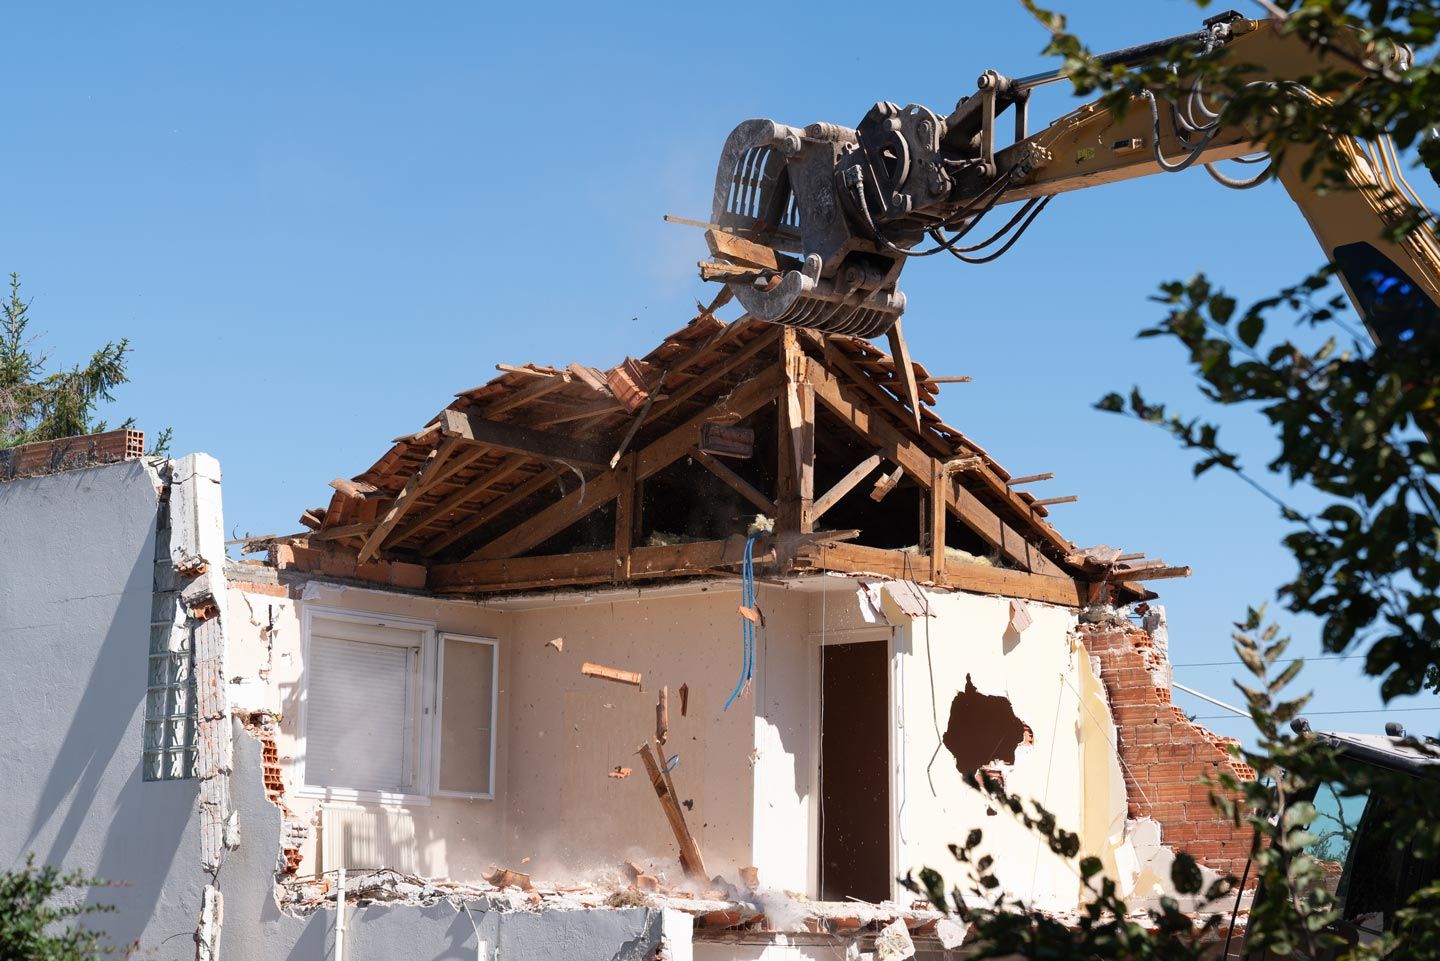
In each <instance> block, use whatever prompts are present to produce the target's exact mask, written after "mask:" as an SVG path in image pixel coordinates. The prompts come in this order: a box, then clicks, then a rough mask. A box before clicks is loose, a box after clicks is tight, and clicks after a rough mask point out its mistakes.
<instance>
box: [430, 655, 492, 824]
mask: <svg viewBox="0 0 1440 961" xmlns="http://www.w3.org/2000/svg"><path fill="white" fill-rule="evenodd" d="M495 652H496V644H495V642H494V641H492V640H488V639H485V638H479V637H461V636H460V635H458V634H445V635H443V636H442V637H441V644H440V683H439V685H438V686H439V688H440V712H439V717H438V718H437V719H436V727H437V729H438V731H439V735H438V737H437V741H438V742H439V745H440V757H439V776H438V778H437V780H436V793H437V794H446V795H460V796H464V797H483V798H491V797H494V796H495V791H494V783H493V782H494V780H495V694H496V690H497V687H498V681H499V677H498V674H497V672H496V670H495V667H496V664H495V661H496V656H495Z"/></svg>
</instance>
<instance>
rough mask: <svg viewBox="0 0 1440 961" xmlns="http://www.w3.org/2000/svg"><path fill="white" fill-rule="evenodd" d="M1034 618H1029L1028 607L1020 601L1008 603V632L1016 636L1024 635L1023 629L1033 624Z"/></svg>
mask: <svg viewBox="0 0 1440 961" xmlns="http://www.w3.org/2000/svg"><path fill="white" fill-rule="evenodd" d="M1034 622H1035V621H1034V618H1032V617H1031V616H1030V605H1029V604H1028V603H1027V602H1025V601H1022V600H1011V601H1010V630H1012V631H1014V632H1015V633H1016V634H1024V633H1025V628H1027V627H1029V626H1030V625H1031V624H1033V623H1034Z"/></svg>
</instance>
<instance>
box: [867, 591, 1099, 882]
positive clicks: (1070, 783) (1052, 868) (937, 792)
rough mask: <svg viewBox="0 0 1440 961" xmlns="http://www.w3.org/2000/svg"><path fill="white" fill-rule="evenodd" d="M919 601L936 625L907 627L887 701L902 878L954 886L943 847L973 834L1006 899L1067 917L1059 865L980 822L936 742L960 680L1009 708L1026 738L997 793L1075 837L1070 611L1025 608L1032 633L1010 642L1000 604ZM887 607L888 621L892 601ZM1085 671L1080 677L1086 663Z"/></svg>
mask: <svg viewBox="0 0 1440 961" xmlns="http://www.w3.org/2000/svg"><path fill="white" fill-rule="evenodd" d="M929 597H930V604H931V610H932V612H933V613H934V615H935V616H934V617H931V618H916V619H915V620H913V621H911V622H910V623H909V625H908V626H907V627H905V628H904V629H903V631H902V635H901V638H900V641H899V651H898V657H899V658H900V662H901V664H900V673H901V685H900V686H901V688H902V690H901V691H899V692H897V699H898V700H899V701H900V703H899V705H898V710H899V716H900V718H901V722H902V725H903V732H902V739H903V743H904V745H905V755H906V756H905V760H906V764H905V766H906V772H905V775H904V777H903V779H902V784H903V791H902V797H900V798H898V799H897V802H898V805H897V806H898V810H899V814H900V816H899V827H900V833H901V837H902V839H903V842H904V843H903V844H902V848H901V850H902V854H903V857H902V860H901V864H900V868H901V871H902V873H903V871H904V870H906V869H909V870H913V871H915V872H917V873H918V871H919V869H920V868H922V867H926V866H928V867H932V868H934V869H936V870H938V871H940V873H941V874H943V875H945V876H946V877H947V879H951V878H954V879H956V880H958V879H959V868H960V865H959V864H957V863H956V861H955V859H954V858H953V857H952V856H951V854H950V853H949V851H948V850H947V847H946V846H947V845H948V844H951V843H962V842H963V841H964V839H965V837H966V835H967V834H968V833H969V832H970V830H971V829H972V828H979V829H980V830H981V831H982V832H983V834H984V842H983V847H984V853H989V854H991V855H993V856H994V858H995V872H996V875H997V877H998V878H999V879H1000V881H1001V883H1002V884H1003V885H1004V887H1005V888H1006V889H1007V890H1008V891H1010V892H1011V893H1013V894H1016V895H1020V896H1023V897H1028V898H1031V899H1033V901H1034V902H1035V903H1037V904H1039V905H1041V906H1045V907H1051V908H1056V909H1068V908H1072V907H1074V906H1075V904H1076V903H1077V899H1078V894H1079V881H1078V878H1077V877H1076V875H1075V874H1074V873H1073V871H1072V870H1071V868H1070V866H1069V865H1068V864H1067V863H1066V862H1065V861H1063V860H1062V859H1060V858H1059V857H1057V856H1056V855H1054V854H1052V853H1051V852H1050V851H1049V850H1048V849H1047V848H1045V847H1044V845H1043V843H1042V842H1040V841H1039V840H1038V839H1037V837H1036V835H1034V834H1033V833H1032V832H1031V831H1029V830H1028V829H1027V828H1025V827H1024V826H1023V825H1022V824H1020V823H1019V822H1018V821H1017V820H1015V819H1014V818H1013V817H1012V816H1011V815H1010V814H1009V813H1008V812H1006V811H1004V810H1003V809H997V813H996V814H994V815H989V814H987V809H988V808H989V805H987V804H986V802H985V800H984V798H983V797H982V796H981V795H980V793H979V792H978V791H975V790H973V789H971V788H969V787H968V786H966V785H965V783H964V782H963V780H962V778H961V775H960V772H959V771H958V770H957V769H956V764H955V759H954V757H953V756H952V755H951V754H950V752H949V751H948V750H947V749H946V748H945V747H944V746H943V744H942V743H941V738H942V736H943V734H944V731H945V729H946V725H947V724H948V721H949V716H950V704H951V701H952V700H953V699H954V697H955V695H956V694H957V693H959V692H960V691H961V690H963V689H964V687H965V677H966V675H967V674H968V675H970V676H971V677H972V678H973V680H974V683H975V686H976V687H977V688H978V689H979V690H980V692H981V693H984V694H992V695H994V694H1000V695H1004V696H1006V697H1007V698H1009V700H1010V703H1011V706H1012V708H1013V709H1014V711H1015V714H1016V715H1017V716H1018V717H1019V718H1020V720H1021V721H1023V722H1025V723H1026V724H1028V725H1030V727H1031V729H1032V730H1033V731H1034V736H1035V743H1034V744H1033V745H1032V746H1030V747H1029V748H1021V749H1020V750H1019V751H1018V752H1017V756H1016V762H1015V765H1014V767H1013V768H1011V769H1010V770H1009V771H1008V772H1007V776H1006V786H1007V787H1008V788H1009V789H1010V790H1011V791H1012V792H1013V793H1016V794H1019V795H1021V796H1022V797H1027V798H1033V799H1034V800H1036V801H1039V802H1040V803H1042V804H1043V805H1044V806H1045V807H1046V808H1048V809H1049V810H1050V811H1051V812H1052V813H1054V814H1055V816H1056V818H1057V819H1058V821H1059V823H1060V825H1061V826H1062V827H1064V828H1067V829H1069V830H1072V831H1077V832H1079V831H1080V830H1081V829H1082V825H1083V819H1084V814H1085V805H1084V793H1085V786H1084V776H1083V771H1084V754H1083V750H1082V745H1081V739H1082V737H1083V736H1084V731H1085V725H1084V724H1082V722H1081V718H1082V708H1081V706H1080V702H1079V696H1078V694H1077V692H1078V691H1080V690H1082V687H1081V683H1082V682H1081V674H1080V670H1081V669H1080V665H1079V663H1078V662H1079V661H1081V660H1083V659H1084V657H1085V654H1084V650H1083V648H1080V649H1078V650H1072V647H1071V642H1070V640H1069V637H1068V635H1069V634H1070V632H1071V631H1072V630H1073V628H1074V626H1075V613H1074V612H1073V611H1071V610H1069V609H1066V608H1060V607H1051V606H1048V605H1043V604H1039V603H1035V602H1031V603H1030V605H1029V606H1030V614H1031V617H1032V618H1033V623H1032V624H1031V625H1030V627H1029V628H1028V629H1026V630H1025V631H1024V633H1023V634H1019V635H1017V634H1015V632H1013V631H1009V630H1008V625H1009V619H1010V601H1009V600H1008V599H1006V598H999V597H987V596H981V595H976V594H964V593H953V594H944V593H938V592H931V593H930V594H929ZM889 606H890V607H891V608H892V613H893V614H895V615H896V616H897V617H898V609H893V602H892V603H891V604H890V605H889ZM927 626H928V637H927ZM927 650H928V657H927ZM1085 667H1086V672H1087V673H1088V663H1087V664H1086V665H1085ZM932 691H933V698H934V700H933V707H932V700H931V698H932ZM937 748H938V752H937ZM932 757H933V758H934V760H933V763H932V761H931V758H932Z"/></svg>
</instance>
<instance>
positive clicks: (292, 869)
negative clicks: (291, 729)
mask: <svg viewBox="0 0 1440 961" xmlns="http://www.w3.org/2000/svg"><path fill="white" fill-rule="evenodd" d="M243 721H244V724H245V729H246V730H247V731H249V732H250V733H251V734H252V735H254V736H255V738H256V739H258V740H259V741H260V770H261V776H262V778H263V779H264V782H265V797H266V798H267V799H269V801H270V803H271V804H273V805H275V806H276V807H277V808H279V809H280V814H281V816H282V820H281V825H282V826H281V833H282V834H283V835H284V836H283V837H282V838H281V841H280V851H281V857H282V858H283V860H284V869H283V874H284V876H286V877H294V876H295V873H296V872H297V871H298V870H299V869H300V860H301V858H300V845H301V843H302V842H304V840H305V838H306V837H307V835H308V833H309V829H308V827H307V826H306V825H305V824H304V822H302V821H300V820H299V819H298V818H296V817H295V815H294V814H292V813H291V812H290V809H289V808H288V807H286V805H285V784H284V782H283V781H281V779H280V752H279V750H278V749H277V748H276V746H275V735H276V726H275V719H274V718H273V717H271V716H270V715H269V714H264V713H260V712H256V713H252V714H248V715H246V716H245V717H244V718H243Z"/></svg>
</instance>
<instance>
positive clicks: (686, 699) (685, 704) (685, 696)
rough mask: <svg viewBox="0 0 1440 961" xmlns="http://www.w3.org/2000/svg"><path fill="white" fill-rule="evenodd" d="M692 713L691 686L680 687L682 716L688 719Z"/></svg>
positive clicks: (683, 685) (682, 685)
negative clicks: (690, 712)
mask: <svg viewBox="0 0 1440 961" xmlns="http://www.w3.org/2000/svg"><path fill="white" fill-rule="evenodd" d="M689 711H690V685H689V684H681V685H680V716H681V717H688V716H689Z"/></svg>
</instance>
